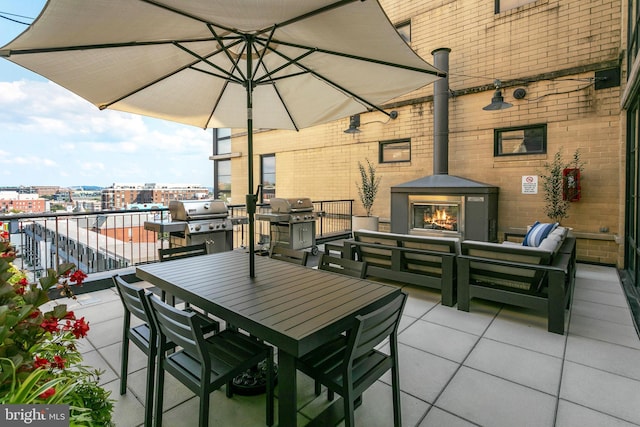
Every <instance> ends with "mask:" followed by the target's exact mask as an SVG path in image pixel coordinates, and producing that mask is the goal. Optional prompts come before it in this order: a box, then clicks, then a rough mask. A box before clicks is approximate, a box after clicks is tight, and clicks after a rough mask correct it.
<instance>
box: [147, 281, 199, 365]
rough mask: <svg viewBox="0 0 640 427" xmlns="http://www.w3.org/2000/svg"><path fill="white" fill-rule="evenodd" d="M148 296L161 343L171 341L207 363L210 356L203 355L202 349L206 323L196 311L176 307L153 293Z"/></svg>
mask: <svg viewBox="0 0 640 427" xmlns="http://www.w3.org/2000/svg"><path fill="white" fill-rule="evenodd" d="M146 298H147V301H148V303H149V307H150V308H151V317H152V321H153V323H154V325H155V327H156V329H157V330H158V333H159V334H160V337H161V344H162V345H165V344H166V342H167V341H171V342H172V343H174V344H175V345H176V346H177V347H182V348H183V349H184V351H185V352H187V353H188V354H189V355H191V356H192V357H197V358H198V360H199V361H200V363H202V364H203V365H207V364H208V358H205V357H203V355H202V350H201V349H203V348H205V343H204V335H203V332H202V329H203V327H204V326H205V324H204V322H203V321H202V320H201V319H200V318H198V316H197V315H196V313H195V312H193V311H185V310H180V309H178V308H175V307H173V306H171V305H169V304H167V303H165V302H162V301H161V300H160V298H158V297H157V296H155V295H153V294H147V296H146Z"/></svg>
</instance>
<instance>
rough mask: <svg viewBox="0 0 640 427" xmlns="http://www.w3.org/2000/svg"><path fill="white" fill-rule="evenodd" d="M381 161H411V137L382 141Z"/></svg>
mask: <svg viewBox="0 0 640 427" xmlns="http://www.w3.org/2000/svg"><path fill="white" fill-rule="evenodd" d="M379 161H380V163H396V162H410V161H411V139H408V138H407V139H395V140H393V141H381V142H380V156H379Z"/></svg>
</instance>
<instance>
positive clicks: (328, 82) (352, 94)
mask: <svg viewBox="0 0 640 427" xmlns="http://www.w3.org/2000/svg"><path fill="white" fill-rule="evenodd" d="M269 49H270V50H271V52H273V53H275V54H277V55H278V56H280V57H281V58H284V59H286V60H287V61H291V60H292V59H291V58H289V57H288V56H286V55H284V54H283V53H282V52H280V51H278V50H274V49H271V48H269ZM294 65H296V66H298V67H300V68H302V69H303V70H305V71H306V72H308V73H310V74H311V75H313V76H315V77H317V78H318V79H320V80H322V81H324V82H325V83H327V84H329V85H330V86H333V87H335V88H336V89H338V90H340V91H341V92H342V93H346V94H347V95H349V96H351V97H353V98H355V99H357V100H358V101H360V102H361V103H362V104H365V105H368V106H369V107H371V108H373V109H374V110H377V111H380V112H381V113H384V114H386V115H387V116H388V115H389V114H390V113H387V112H386V111H385V110H383V109H382V108H380V107H378V106H377V105H375V104H374V103H372V102H369V101H367V100H366V99H364V98H362V97H361V96H359V95H357V94H355V93H353V92H352V91H350V90H348V89H347V88H344V87H342V86H340V85H339V84H338V83H336V82H334V81H332V80H330V79H328V78H327V77H325V76H323V75H321V74H318V73H317V72H315V71H313V70H312V69H310V68H308V67H306V66H305V65H303V64H301V63H299V62H296V63H295V64H294Z"/></svg>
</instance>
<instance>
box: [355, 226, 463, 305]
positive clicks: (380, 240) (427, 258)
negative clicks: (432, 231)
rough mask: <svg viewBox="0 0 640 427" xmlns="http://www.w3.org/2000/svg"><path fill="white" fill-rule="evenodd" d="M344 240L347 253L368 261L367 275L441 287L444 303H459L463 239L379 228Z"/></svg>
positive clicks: (356, 232) (357, 232)
mask: <svg viewBox="0 0 640 427" xmlns="http://www.w3.org/2000/svg"><path fill="white" fill-rule="evenodd" d="M353 235H354V237H353V239H348V240H345V241H344V246H343V251H342V253H343V257H345V258H349V259H358V260H360V261H365V262H366V263H367V272H366V275H367V277H378V278H382V279H389V280H394V281H397V282H403V283H409V284H413V285H418V286H426V287H430V288H435V289H440V290H441V292H442V304H443V305H446V306H448V307H452V306H453V305H455V303H456V255H457V253H458V247H459V244H460V241H459V239H456V238H446V237H423V236H414V235H405V234H394V233H382V232H375V231H364V230H358V231H354V233H353Z"/></svg>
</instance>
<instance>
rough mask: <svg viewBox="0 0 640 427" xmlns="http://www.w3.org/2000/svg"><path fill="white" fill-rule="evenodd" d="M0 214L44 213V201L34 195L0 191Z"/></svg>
mask: <svg viewBox="0 0 640 427" xmlns="http://www.w3.org/2000/svg"><path fill="white" fill-rule="evenodd" d="M0 212H3V213H8V212H24V213H42V212H46V200H44V199H41V198H39V197H38V195H37V194H34V193H19V192H17V191H0Z"/></svg>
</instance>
